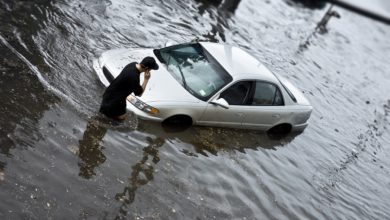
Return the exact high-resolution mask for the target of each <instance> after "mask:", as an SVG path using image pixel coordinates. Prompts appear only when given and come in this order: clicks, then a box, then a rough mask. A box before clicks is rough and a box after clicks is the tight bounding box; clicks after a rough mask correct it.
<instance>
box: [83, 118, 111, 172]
mask: <svg viewBox="0 0 390 220" xmlns="http://www.w3.org/2000/svg"><path fill="white" fill-rule="evenodd" d="M98 120H99V118H98V117H93V118H92V119H90V120H89V121H88V124H87V128H86V130H85V131H84V134H83V139H82V140H80V141H79V152H78V155H79V158H80V159H81V161H80V162H79V164H78V165H79V167H80V172H79V175H80V176H82V177H84V178H87V179H89V178H91V177H92V176H93V175H95V172H94V169H95V167H97V166H99V165H100V164H102V163H104V161H106V156H105V155H104V153H103V149H104V146H103V143H102V140H103V138H104V136H105V135H106V132H107V127H106V126H102V125H101V124H100V123H99V122H98Z"/></svg>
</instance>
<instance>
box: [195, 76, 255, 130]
mask: <svg viewBox="0 0 390 220" xmlns="http://www.w3.org/2000/svg"><path fill="white" fill-rule="evenodd" d="M252 83H253V82H252V81H240V82H236V83H234V84H233V85H231V86H230V87H229V88H227V89H225V90H224V91H222V92H221V93H220V94H219V95H218V96H217V98H224V99H225V100H226V101H227V103H228V104H229V108H228V109H226V108H223V107H221V106H218V105H215V104H212V103H208V104H207V108H206V110H205V112H204V113H203V115H202V117H201V120H200V124H203V125H213V126H221V127H233V128H240V127H241V123H242V119H243V117H244V113H243V112H242V105H243V104H244V103H246V102H247V101H246V100H247V99H248V98H249V96H250V91H251V87H252Z"/></svg>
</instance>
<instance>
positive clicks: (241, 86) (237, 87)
mask: <svg viewBox="0 0 390 220" xmlns="http://www.w3.org/2000/svg"><path fill="white" fill-rule="evenodd" d="M251 84H252V82H250V81H242V82H237V83H235V84H234V85H232V86H230V87H229V88H228V89H226V90H225V91H223V92H222V93H221V95H220V96H219V97H220V98H223V99H225V100H226V101H227V102H228V103H229V105H245V104H246V103H247V100H248V98H249V93H250V89H251Z"/></svg>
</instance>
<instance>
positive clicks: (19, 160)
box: [0, 0, 390, 219]
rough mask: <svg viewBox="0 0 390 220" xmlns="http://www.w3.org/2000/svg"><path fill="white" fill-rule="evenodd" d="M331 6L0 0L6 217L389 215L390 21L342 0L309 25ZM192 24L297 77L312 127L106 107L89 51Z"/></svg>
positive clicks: (139, 44) (2, 206) (2, 208)
mask: <svg viewBox="0 0 390 220" xmlns="http://www.w3.org/2000/svg"><path fill="white" fill-rule="evenodd" d="M328 7H329V5H317V6H314V7H306V6H304V5H301V4H299V3H296V1H292V0H272V1H270V0H265V1H258V0H245V1H240V0H225V1H222V0H219V1H218V0H217V1H205V0H183V1H170V0H168V1H157V0H154V1H152V0H145V1H139V0H134V1H125V0H111V1H110V0H82V1H76V0H58V1H50V0H31V1H20V0H17V1H15V0H0V19H1V23H0V48H1V55H0V103H1V105H0V110H1V112H0V198H1V199H0V201H1V202H0V219H388V218H389V216H390V210H389V208H388V207H389V205H390V175H389V174H390V160H388V158H389V156H390V132H389V127H390V124H389V121H390V116H389V113H390V95H389V94H390V86H389V85H390V73H389V69H390V63H389V62H388V60H389V57H390V28H389V26H386V25H384V24H381V23H378V22H375V21H373V20H370V19H368V18H364V17H362V16H359V15H356V14H353V13H352V12H349V11H346V10H344V9H341V8H338V7H334V10H336V11H337V12H338V13H339V14H340V15H341V18H340V19H336V18H332V19H331V20H330V21H329V23H328V31H327V32H326V33H321V34H319V33H316V34H312V32H313V31H314V29H315V27H316V23H317V22H318V21H320V20H321V18H322V16H323V14H324V13H325V12H326V10H327V9H328ZM195 37H199V38H201V39H205V40H210V41H219V42H223V43H227V44H230V45H236V46H240V47H241V48H244V49H246V50H247V51H249V52H251V53H252V54H253V55H254V56H256V57H257V58H258V59H259V60H260V61H262V62H263V63H264V64H265V65H266V66H267V67H268V68H270V69H271V70H272V71H274V72H275V73H277V74H280V75H282V76H284V77H286V78H288V79H290V80H291V81H292V82H293V83H294V84H295V85H297V86H298V87H299V88H300V89H301V90H302V91H303V92H304V93H305V94H306V96H307V98H308V99H309V100H310V102H311V103H312V105H313V107H314V111H313V113H312V116H311V118H310V121H309V123H310V125H309V127H308V128H307V129H306V130H305V131H304V132H303V133H301V134H292V135H289V136H287V137H285V138H282V139H272V138H270V137H268V136H267V135H266V134H264V133H261V132H251V131H240V130H231V129H221V128H207V127H191V128H189V129H187V130H185V131H180V130H179V131H178V130H176V131H175V129H166V128H163V127H161V125H159V124H155V123H150V122H147V121H141V120H137V119H136V118H135V117H131V118H130V119H129V121H128V122H126V123H124V124H113V123H110V122H109V121H107V120H106V119H104V118H101V116H99V115H98V114H97V109H98V107H99V104H100V100H101V95H102V93H103V91H104V88H103V86H102V85H101V83H100V82H99V80H98V78H97V76H96V75H95V74H94V72H93V70H92V60H93V59H94V58H96V57H97V56H99V55H100V54H101V53H102V52H103V51H105V50H108V49H114V48H120V47H128V48H145V47H147V48H156V47H162V46H163V45H164V44H165V42H166V41H171V42H177V43H181V42H188V41H190V40H192V39H194V38H195ZM155 74H158V72H155ZM152 77H153V75H152Z"/></svg>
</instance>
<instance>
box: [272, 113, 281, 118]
mask: <svg viewBox="0 0 390 220" xmlns="http://www.w3.org/2000/svg"><path fill="white" fill-rule="evenodd" d="M272 117H273V118H280V115H279V114H274V115H272Z"/></svg>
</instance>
